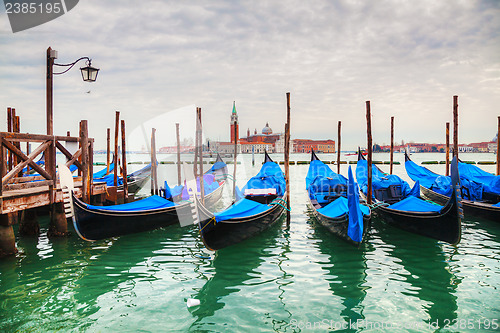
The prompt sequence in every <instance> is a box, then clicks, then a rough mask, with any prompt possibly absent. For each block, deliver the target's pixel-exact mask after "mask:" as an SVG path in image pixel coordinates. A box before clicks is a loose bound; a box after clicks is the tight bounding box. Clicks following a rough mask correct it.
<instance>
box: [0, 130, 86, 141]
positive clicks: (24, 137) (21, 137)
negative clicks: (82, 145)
mask: <svg viewBox="0 0 500 333" xmlns="http://www.w3.org/2000/svg"><path fill="white" fill-rule="evenodd" d="M0 138H4V139H6V140H9V141H13V142H14V141H15V142H26V141H29V142H45V141H48V140H50V141H52V140H54V139H55V140H57V141H70V142H78V140H79V138H78V137H74V136H58V135H56V136H53V135H45V134H30V133H11V132H0Z"/></svg>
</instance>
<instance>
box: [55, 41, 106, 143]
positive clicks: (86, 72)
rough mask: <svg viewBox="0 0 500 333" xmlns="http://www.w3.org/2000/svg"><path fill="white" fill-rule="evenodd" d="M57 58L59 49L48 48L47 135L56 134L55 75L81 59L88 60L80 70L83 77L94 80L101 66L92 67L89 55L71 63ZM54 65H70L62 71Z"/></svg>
mask: <svg viewBox="0 0 500 333" xmlns="http://www.w3.org/2000/svg"><path fill="white" fill-rule="evenodd" d="M55 59H57V51H56V50H52V48H50V47H49V48H48V49H47V81H46V86H47V98H46V100H47V135H54V127H53V106H54V104H53V98H54V97H53V96H54V95H53V90H54V89H53V77H54V75H61V74H64V73H66V72H67V71H69V70H70V69H71V68H73V66H75V65H76V63H78V62H79V61H80V60H86V65H87V66H85V67H81V68H80V71H81V72H82V79H83V81H85V82H94V81H95V80H96V79H97V73H98V72H99V68H95V67H92V59H90V58H89V57H81V58H80V59H77V60H75V61H74V62H72V63H70V64H56V63H54V60H55ZM54 66H59V67H68V68H67V69H65V70H64V71H62V72H59V73H54Z"/></svg>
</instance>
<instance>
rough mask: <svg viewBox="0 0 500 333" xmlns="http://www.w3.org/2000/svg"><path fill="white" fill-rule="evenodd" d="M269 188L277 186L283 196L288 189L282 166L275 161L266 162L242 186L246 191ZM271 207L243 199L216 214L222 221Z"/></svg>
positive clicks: (216, 218) (218, 220)
mask: <svg viewBox="0 0 500 333" xmlns="http://www.w3.org/2000/svg"><path fill="white" fill-rule="evenodd" d="M268 188H275V189H276V193H277V194H278V196H282V195H283V194H284V193H285V190H286V182H285V177H284V174H283V171H281V168H280V167H279V165H278V164H276V163H275V162H266V163H264V164H263V165H262V168H261V169H260V171H259V173H258V174H257V175H256V176H254V177H252V178H250V180H249V181H248V182H247V183H246V185H245V186H244V187H243V188H242V192H243V193H244V192H245V190H246V189H268ZM271 208H273V206H272V205H266V204H261V203H259V202H256V201H253V200H250V199H241V200H239V201H237V202H236V203H235V204H233V205H232V206H231V207H229V208H228V209H226V210H224V211H222V212H219V213H216V214H214V215H215V220H216V221H217V222H220V221H225V220H229V219H233V218H243V217H248V216H252V215H255V214H259V213H262V212H265V211H266V210H268V209H271Z"/></svg>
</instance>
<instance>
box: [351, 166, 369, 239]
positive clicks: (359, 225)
mask: <svg viewBox="0 0 500 333" xmlns="http://www.w3.org/2000/svg"><path fill="white" fill-rule="evenodd" d="M348 177H349V179H348V182H347V205H348V207H349V225H348V227H347V235H348V236H349V237H351V239H352V240H353V241H355V242H361V241H362V240H363V213H362V212H361V208H360V205H359V191H358V184H356V183H355V182H354V177H353V176H352V170H351V166H349V171H348ZM366 208H367V209H368V207H366ZM368 214H369V209H368Z"/></svg>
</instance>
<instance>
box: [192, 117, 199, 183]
mask: <svg viewBox="0 0 500 333" xmlns="http://www.w3.org/2000/svg"><path fill="white" fill-rule="evenodd" d="M195 119H196V120H195V122H196V125H195V131H194V161H193V174H194V179H197V178H198V145H199V143H198V107H196V117H195Z"/></svg>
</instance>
